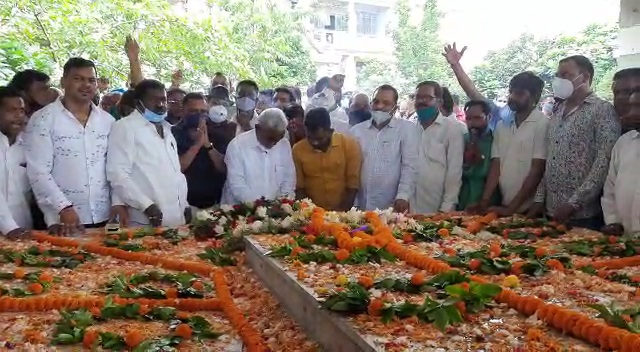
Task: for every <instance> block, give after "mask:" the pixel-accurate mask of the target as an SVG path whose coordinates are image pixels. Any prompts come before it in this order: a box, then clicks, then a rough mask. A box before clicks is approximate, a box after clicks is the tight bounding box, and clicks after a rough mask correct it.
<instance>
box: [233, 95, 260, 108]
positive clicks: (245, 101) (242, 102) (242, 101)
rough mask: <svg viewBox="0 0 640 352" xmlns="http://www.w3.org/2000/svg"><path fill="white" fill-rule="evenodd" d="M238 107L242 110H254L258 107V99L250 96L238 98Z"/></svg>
mask: <svg viewBox="0 0 640 352" xmlns="http://www.w3.org/2000/svg"><path fill="white" fill-rule="evenodd" d="M236 107H237V108H238V110H241V111H252V110H255V108H256V101H255V100H254V99H251V98H249V97H242V98H238V99H236Z"/></svg>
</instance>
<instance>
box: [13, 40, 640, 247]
mask: <svg viewBox="0 0 640 352" xmlns="http://www.w3.org/2000/svg"><path fill="white" fill-rule="evenodd" d="M126 52H127V55H128V56H129V60H130V63H131V71H132V72H131V85H132V87H131V88H130V89H128V90H126V91H113V92H108V93H107V94H103V95H101V96H99V95H98V91H99V90H101V91H102V90H104V89H99V87H100V88H104V86H105V85H106V82H104V81H100V80H99V79H98V78H97V72H96V67H95V65H94V63H93V62H91V61H89V60H86V59H82V58H71V59H69V60H68V61H67V63H66V64H65V65H64V69H63V76H62V80H61V82H62V88H63V93H62V92H60V91H58V90H56V89H52V88H50V86H49V83H50V82H49V80H50V79H49V77H48V76H47V75H46V74H44V73H41V72H38V71H34V70H26V71H22V72H19V73H17V74H16V76H15V77H14V78H13V80H12V81H11V83H10V84H9V85H8V87H0V132H2V133H1V134H0V153H1V155H2V163H1V165H0V166H1V167H2V169H0V233H2V234H3V235H5V236H6V237H9V238H21V237H24V236H28V235H29V233H30V232H29V231H30V229H32V228H36V229H48V230H49V231H50V232H52V233H57V234H60V235H73V234H77V233H81V232H82V231H83V230H84V229H85V228H97V227H102V226H105V224H106V223H107V222H109V221H117V222H119V223H120V225H121V226H128V227H135V226H149V225H151V226H170V227H173V226H179V225H183V224H186V223H189V222H190V221H191V217H192V214H193V211H194V210H200V209H210V208H213V207H216V206H218V205H220V204H236V203H240V202H251V201H254V200H256V199H259V198H262V197H264V198H267V199H276V198H279V197H296V198H306V197H308V198H310V199H311V200H312V201H313V202H314V203H316V204H317V205H319V206H321V207H323V208H326V209H329V210H339V211H346V210H349V209H351V208H352V207H354V206H355V207H358V208H359V209H362V210H374V209H386V208H389V207H393V208H394V210H395V211H397V212H411V213H435V212H451V211H456V210H466V211H468V212H470V213H486V212H496V213H497V214H499V215H500V216H510V215H513V214H525V215H527V216H531V217H539V216H547V217H551V218H553V219H555V220H556V221H558V222H561V223H566V224H570V225H572V226H579V227H585V228H590V229H595V230H602V231H604V232H606V233H609V234H615V235H622V234H625V233H626V234H634V233H637V232H640V185H639V184H638V178H637V177H636V174H637V171H638V170H639V168H638V166H640V134H639V133H638V130H640V68H629V69H624V70H621V71H619V72H618V73H617V74H616V75H615V77H614V80H613V82H612V83H613V84H612V89H613V94H614V101H613V104H611V103H609V102H607V101H606V100H603V99H601V98H600V97H598V96H596V95H595V94H594V93H593V91H592V89H591V84H592V81H593V77H594V68H593V65H592V64H591V62H590V61H589V59H588V58H586V57H583V56H571V57H567V58H564V59H562V60H561V61H560V62H559V63H558V68H557V72H556V77H555V79H554V81H553V84H552V88H553V94H554V99H553V100H551V101H550V103H551V106H550V107H549V105H548V104H547V102H545V104H544V108H543V109H542V110H541V109H540V108H539V107H540V103H541V98H542V93H543V90H544V85H545V84H544V82H543V80H542V79H541V78H540V77H538V76H537V75H535V74H534V73H532V72H522V73H519V74H517V75H515V76H514V77H513V78H512V79H511V81H510V82H509V96H508V100H507V104H506V105H504V106H499V105H496V104H495V103H493V102H492V101H490V100H487V99H486V98H485V97H484V96H483V95H482V94H481V93H480V92H479V91H478V89H477V88H476V87H475V85H474V83H473V82H472V80H471V79H470V78H469V76H468V75H467V74H466V73H465V71H464V70H463V68H462V66H461V65H460V59H461V58H462V56H463V54H464V52H465V49H462V50H458V49H457V48H456V46H455V45H454V46H447V47H446V48H445V50H444V53H443V56H444V59H446V60H447V62H448V63H449V65H450V66H451V72H452V73H453V74H454V75H455V77H456V78H457V80H458V82H459V84H460V86H461V87H462V88H463V90H464V91H465V93H466V94H467V96H468V98H469V101H468V102H467V103H466V104H465V105H464V108H463V109H461V110H463V111H462V113H463V114H464V122H461V116H460V113H461V111H455V109H454V106H455V104H456V102H455V99H452V96H451V94H450V93H449V92H448V90H447V89H446V88H445V87H442V86H441V85H440V84H439V83H438V82H435V81H424V82H421V83H419V84H417V85H416V88H415V92H414V93H413V94H411V96H410V97H411V99H410V102H409V103H410V105H411V108H407V107H406V105H409V104H404V105H405V107H404V108H402V109H401V106H400V100H401V99H400V97H399V94H398V91H397V90H396V89H395V88H394V87H392V86H391V85H382V86H380V87H378V88H377V89H376V90H375V92H374V93H373V94H372V96H371V97H368V96H367V95H365V94H356V95H354V96H352V97H351V99H350V102H349V106H348V107H346V109H343V108H341V107H340V100H341V94H342V86H343V83H344V76H341V75H336V76H333V77H331V78H329V77H325V78H323V79H321V80H319V81H318V82H317V84H316V85H315V86H312V87H311V88H310V89H309V90H308V92H307V95H308V97H309V101H308V104H307V105H306V106H304V107H303V106H302V104H301V93H300V91H299V90H297V89H292V88H290V87H280V88H277V89H274V90H272V91H260V89H259V87H258V85H257V84H256V83H255V82H254V81H251V80H244V81H241V82H239V83H237V85H235V87H231V85H230V84H229V81H228V80H227V78H226V77H225V75H224V74H222V73H218V74H216V75H215V77H214V78H213V80H212V82H211V86H210V88H209V89H208V92H207V94H202V93H198V92H185V91H184V90H182V89H180V88H179V78H180V77H179V75H177V76H174V78H175V80H174V84H173V85H172V87H170V88H169V89H168V90H167V89H166V88H165V86H164V85H163V84H162V83H161V82H159V81H157V80H153V79H142V73H141V70H140V62H139V59H138V54H139V49H138V48H137V44H136V43H135V42H132V41H131V40H128V41H127V45H126ZM96 96H99V100H98V99H96ZM621 131H622V133H624V134H622V137H621ZM636 194H638V195H636Z"/></svg>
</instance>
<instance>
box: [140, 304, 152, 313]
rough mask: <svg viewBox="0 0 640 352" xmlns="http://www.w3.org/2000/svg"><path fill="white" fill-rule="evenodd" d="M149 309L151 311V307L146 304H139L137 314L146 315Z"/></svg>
mask: <svg viewBox="0 0 640 352" xmlns="http://www.w3.org/2000/svg"><path fill="white" fill-rule="evenodd" d="M150 311H151V308H149V306H148V305H146V304H142V305H140V308H138V314H140V315H146V314H147V313H149V312H150Z"/></svg>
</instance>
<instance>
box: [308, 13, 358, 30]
mask: <svg viewBox="0 0 640 352" xmlns="http://www.w3.org/2000/svg"><path fill="white" fill-rule="evenodd" d="M311 23H313V26H314V27H315V28H317V29H326V30H328V31H339V32H346V31H348V30H349V16H347V15H345V14H338V15H328V16H314V17H312V19H311Z"/></svg>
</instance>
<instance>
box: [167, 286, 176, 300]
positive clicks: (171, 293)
mask: <svg viewBox="0 0 640 352" xmlns="http://www.w3.org/2000/svg"><path fill="white" fill-rule="evenodd" d="M165 295H166V296H167V298H178V290H176V289H175V288H174V287H170V288H168V289H167V290H166V291H165Z"/></svg>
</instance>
